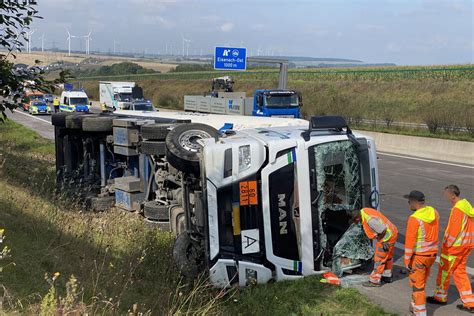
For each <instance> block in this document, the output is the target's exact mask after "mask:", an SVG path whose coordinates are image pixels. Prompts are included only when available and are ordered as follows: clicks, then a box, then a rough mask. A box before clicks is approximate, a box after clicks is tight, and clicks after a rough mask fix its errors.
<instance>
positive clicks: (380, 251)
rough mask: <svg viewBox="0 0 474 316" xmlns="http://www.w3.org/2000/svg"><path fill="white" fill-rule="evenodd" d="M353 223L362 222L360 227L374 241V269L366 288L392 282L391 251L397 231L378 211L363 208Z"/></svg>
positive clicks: (365, 284)
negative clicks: (375, 242)
mask: <svg viewBox="0 0 474 316" xmlns="http://www.w3.org/2000/svg"><path fill="white" fill-rule="evenodd" d="M354 219H355V221H356V222H360V221H362V227H363V228H364V232H365V234H366V235H367V237H369V239H376V240H377V244H376V248H375V256H374V269H373V271H372V273H371V274H370V276H369V281H368V282H365V283H364V284H363V285H364V286H366V287H379V286H382V282H384V283H391V282H392V267H393V250H394V248H395V243H396V242H397V237H398V229H397V227H396V226H395V225H393V224H392V222H390V221H389V220H388V219H387V217H385V216H384V215H383V214H382V213H380V212H379V211H377V210H375V209H373V208H368V207H367V208H363V209H362V210H360V213H359V214H357V215H356V216H355V218H354Z"/></svg>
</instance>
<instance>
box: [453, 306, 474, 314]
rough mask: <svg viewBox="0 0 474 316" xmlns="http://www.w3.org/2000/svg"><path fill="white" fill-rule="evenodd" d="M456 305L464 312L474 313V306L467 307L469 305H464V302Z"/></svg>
mask: <svg viewBox="0 0 474 316" xmlns="http://www.w3.org/2000/svg"><path fill="white" fill-rule="evenodd" d="M456 307H457V309H460V310H462V311H464V312H468V313H471V314H474V307H467V306H464V305H462V304H459V305H456Z"/></svg>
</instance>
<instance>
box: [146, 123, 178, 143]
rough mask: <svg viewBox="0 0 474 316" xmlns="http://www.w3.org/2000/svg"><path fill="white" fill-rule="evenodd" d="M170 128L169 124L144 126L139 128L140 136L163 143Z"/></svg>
mask: <svg viewBox="0 0 474 316" xmlns="http://www.w3.org/2000/svg"><path fill="white" fill-rule="evenodd" d="M170 127H171V124H167V123H158V124H145V125H143V126H142V128H141V135H142V138H143V139H147V140H160V141H164V140H165V139H166V135H168V133H169V131H170V130H169V128H170Z"/></svg>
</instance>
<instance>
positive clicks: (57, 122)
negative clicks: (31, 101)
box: [51, 112, 71, 127]
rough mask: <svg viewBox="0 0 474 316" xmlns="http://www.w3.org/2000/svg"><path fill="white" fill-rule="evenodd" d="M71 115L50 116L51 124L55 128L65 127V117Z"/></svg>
mask: <svg viewBox="0 0 474 316" xmlns="http://www.w3.org/2000/svg"><path fill="white" fill-rule="evenodd" d="M68 115H71V114H69V113H64V112H61V113H55V114H53V115H52V116H51V123H52V124H53V125H54V126H57V127H66V116H68Z"/></svg>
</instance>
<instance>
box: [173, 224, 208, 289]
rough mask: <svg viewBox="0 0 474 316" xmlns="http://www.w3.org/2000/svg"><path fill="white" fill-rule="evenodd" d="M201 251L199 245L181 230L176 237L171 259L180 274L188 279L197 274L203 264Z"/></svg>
mask: <svg viewBox="0 0 474 316" xmlns="http://www.w3.org/2000/svg"><path fill="white" fill-rule="evenodd" d="M202 253H203V252H202V250H201V247H200V246H199V244H198V243H197V242H196V241H194V240H193V239H192V238H191V235H190V234H189V233H188V232H183V233H181V234H180V235H179V236H178V238H176V241H175V242H174V246H173V259H174V261H175V263H176V266H177V267H178V270H179V272H180V273H181V275H182V276H184V277H185V278H187V279H189V280H192V279H194V278H196V277H197V276H198V274H199V272H200V271H201V270H202V265H203V258H202Z"/></svg>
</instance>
